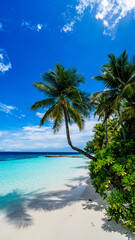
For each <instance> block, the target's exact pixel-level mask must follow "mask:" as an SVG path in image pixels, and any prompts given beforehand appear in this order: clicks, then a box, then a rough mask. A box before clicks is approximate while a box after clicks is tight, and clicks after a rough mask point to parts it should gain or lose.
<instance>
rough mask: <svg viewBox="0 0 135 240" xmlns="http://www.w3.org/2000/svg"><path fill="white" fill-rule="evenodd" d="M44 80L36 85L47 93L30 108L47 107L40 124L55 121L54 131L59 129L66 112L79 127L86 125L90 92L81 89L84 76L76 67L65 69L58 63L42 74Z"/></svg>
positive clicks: (70, 119) (42, 91) (70, 121)
mask: <svg viewBox="0 0 135 240" xmlns="http://www.w3.org/2000/svg"><path fill="white" fill-rule="evenodd" d="M41 77H42V79H43V82H35V83H34V86H35V87H36V88H37V89H38V90H39V91H40V92H41V93H43V94H44V95H45V99H44V100H40V101H38V102H36V103H35V104H34V105H33V106H32V107H31V108H30V109H31V110H35V111H36V110H37V109H39V108H42V109H47V110H46V112H45V114H44V116H43V118H42V119H41V122H40V126H42V125H43V124H44V123H45V122H46V121H48V120H50V119H52V120H53V121H54V124H53V130H54V132H57V131H59V129H60V128H61V126H62V124H63V119H64V118H65V114H66V116H67V118H68V122H69V123H70V124H72V123H73V122H75V123H76V124H77V125H78V127H79V129H80V130H82V129H83V127H84V118H85V117H88V116H89V110H90V108H91V107H90V105H89V94H87V93H85V92H83V91H81V90H79V86H80V84H81V83H84V82H85V79H84V77H83V76H82V75H81V74H78V73H77V69H76V68H69V69H65V68H64V67H63V66H62V65H61V64H60V63H57V64H56V66H55V70H54V71H53V70H50V71H49V72H46V73H43V74H41Z"/></svg>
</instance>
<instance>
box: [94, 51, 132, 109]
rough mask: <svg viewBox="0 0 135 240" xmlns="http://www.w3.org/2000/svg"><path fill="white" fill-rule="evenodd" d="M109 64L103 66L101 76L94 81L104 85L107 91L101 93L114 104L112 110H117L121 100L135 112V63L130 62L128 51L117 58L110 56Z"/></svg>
mask: <svg viewBox="0 0 135 240" xmlns="http://www.w3.org/2000/svg"><path fill="white" fill-rule="evenodd" d="M108 58H109V62H108V63H107V64H105V65H103V69H101V70H100V71H101V75H99V76H96V77H94V79H96V80H98V81H101V82H103V83H104V85H105V88H106V91H101V92H100V94H101V93H102V94H103V95H106V96H107V100H106V101H107V102H112V108H113V109H117V108H118V104H119V102H120V101H121V99H126V100H127V101H128V103H129V105H130V106H131V108H132V109H133V111H134V112H135V62H131V61H129V60H128V55H127V53H126V50H125V51H124V52H123V53H122V54H121V55H120V56H119V57H116V56H115V55H114V54H109V55H108Z"/></svg>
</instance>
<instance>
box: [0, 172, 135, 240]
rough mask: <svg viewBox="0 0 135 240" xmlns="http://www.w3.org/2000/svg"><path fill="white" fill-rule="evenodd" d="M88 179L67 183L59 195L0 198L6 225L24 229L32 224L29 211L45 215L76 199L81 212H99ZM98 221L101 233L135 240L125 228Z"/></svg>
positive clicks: (99, 204)
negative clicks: (79, 204)
mask: <svg viewBox="0 0 135 240" xmlns="http://www.w3.org/2000/svg"><path fill="white" fill-rule="evenodd" d="M88 179H89V178H88V177H83V176H80V177H75V178H72V179H70V180H71V183H69V184H66V190H63V191H52V192H48V193H47V192H37V193H32V194H23V193H21V192H19V191H13V192H12V193H9V194H7V195H5V196H3V197H0V211H4V212H5V214H6V221H7V222H8V223H10V224H12V225H14V226H15V227H17V228H26V227H29V226H31V225H32V224H33V218H32V215H31V210H33V211H45V212H46V211H53V210H58V209H62V208H64V207H65V206H68V205H72V204H74V203H75V202H77V201H78V199H80V200H79V201H80V202H81V204H82V208H83V210H84V211H85V210H88V211H90V210H91V209H93V210H94V211H103V209H104V208H105V205H106V203H105V201H103V199H102V198H101V197H100V196H99V194H97V193H95V189H94V187H93V186H92V184H91V181H90V180H88ZM87 180H88V181H87ZM72 183H73V184H72ZM84 183H85V185H84ZM87 186H89V188H87ZM85 188H86V189H87V190H85ZM80 217H81V216H80ZM102 221H103V224H102V229H103V230H104V231H107V232H119V233H120V234H121V235H122V234H125V233H126V232H128V235H127V239H129V240H133V239H135V237H134V235H133V234H132V233H131V232H130V231H129V230H128V229H127V228H125V227H123V226H121V225H120V224H119V226H118V225H117V223H116V222H115V221H113V220H111V221H108V218H107V216H104V218H103V219H102Z"/></svg>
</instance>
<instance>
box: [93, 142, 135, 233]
mask: <svg viewBox="0 0 135 240" xmlns="http://www.w3.org/2000/svg"><path fill="white" fill-rule="evenodd" d="M95 157H96V158H97V162H95V161H91V163H90V166H89V170H90V176H91V178H92V182H93V185H94V187H95V189H96V192H98V193H99V194H100V195H101V196H103V197H104V199H106V201H107V207H106V211H107V214H108V215H109V216H111V217H112V218H114V219H115V220H116V222H122V223H124V224H126V226H128V227H129V228H130V229H131V230H132V231H135V148H134V142H133V141H130V142H128V143H127V142H126V141H124V140H121V141H120V142H116V143H114V144H112V145H110V146H109V147H108V148H106V149H104V150H101V151H100V152H98V153H97V154H96V156H95Z"/></svg>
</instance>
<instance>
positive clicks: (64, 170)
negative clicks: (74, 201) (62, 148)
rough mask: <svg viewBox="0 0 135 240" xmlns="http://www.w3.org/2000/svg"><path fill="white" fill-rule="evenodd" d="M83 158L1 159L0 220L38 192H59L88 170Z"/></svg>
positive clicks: (22, 157) (4, 157) (25, 157)
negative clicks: (58, 190) (0, 217)
mask: <svg viewBox="0 0 135 240" xmlns="http://www.w3.org/2000/svg"><path fill="white" fill-rule="evenodd" d="M87 166H88V163H86V159H85V158H69V157H68V156H67V157H60V158H59V157H51V158H48V157H45V155H44V154H42V155H37V154H36V155H34V154H33V155H32V154H31V155H27V154H22V155H18V154H15V155H11V156H10V155H9V156H2V155H1V156H0V210H1V211H0V216H3V213H4V215H5V214H6V215H7V214H10V213H11V212H13V211H16V210H17V209H20V208H21V207H22V205H23V206H24V204H25V203H26V204H27V203H28V201H29V199H30V198H33V197H35V195H36V194H38V193H40V192H44V193H47V192H49V191H51V190H54V189H58V188H59V187H60V186H62V185H63V184H66V183H67V182H68V181H70V180H72V179H73V178H74V177H75V176H77V174H78V173H79V174H81V173H82V175H83V170H84V169H85V168H87Z"/></svg>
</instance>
